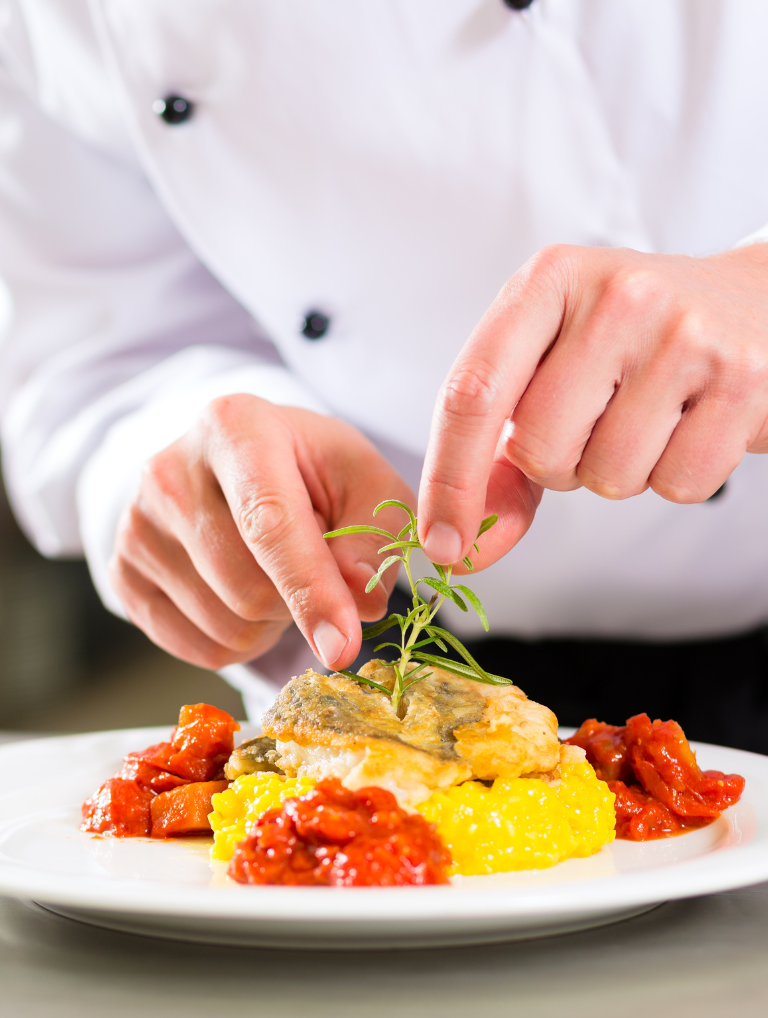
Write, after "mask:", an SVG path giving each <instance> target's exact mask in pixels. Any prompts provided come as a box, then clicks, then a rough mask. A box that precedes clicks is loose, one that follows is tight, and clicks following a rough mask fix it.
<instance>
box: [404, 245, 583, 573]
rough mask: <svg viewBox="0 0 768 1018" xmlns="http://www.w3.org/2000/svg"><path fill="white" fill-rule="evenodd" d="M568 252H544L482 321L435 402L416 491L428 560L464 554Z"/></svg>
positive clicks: (544, 337) (542, 339) (558, 306)
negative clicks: (503, 431)
mask: <svg viewBox="0 0 768 1018" xmlns="http://www.w3.org/2000/svg"><path fill="white" fill-rule="evenodd" d="M567 261H568V255H567V249H562V248H552V249H545V251H543V252H540V253H539V255H538V256H537V257H536V258H534V259H532V260H531V262H529V263H528V265H526V266H524V267H523V269H521V270H520V272H519V273H517V274H516V275H515V276H514V277H513V278H512V280H511V281H510V283H509V284H508V285H507V286H506V287H505V288H504V290H502V292H501V294H500V295H499V297H498V298H497V299H496V301H495V302H494V304H493V305H492V306H491V308H490V309H489V310H488V312H487V313H486V314H485V315H484V316H483V318H482V320H481V321H480V324H479V325H478V326H477V328H476V329H475V331H474V333H473V334H472V336H471V337H470V339H469V341H468V343H467V345H466V346H465V348H464V350H462V352H461V353H460V354H459V356H458V358H457V359H456V361H455V362H454V365H453V367H452V368H451V370H450V372H449V374H448V378H447V379H446V381H445V383H444V385H443V387H442V389H441V390H440V394H439V396H438V399H437V404H436V406H435V411H434V414H433V417H432V428H431V432H430V438H429V445H428V449H427V455H426V459H425V463H424V471H423V473H422V481H421V489H420V492H419V535H420V538H421V542H422V545H423V547H424V550H425V552H426V554H427V555H428V557H429V558H430V559H432V561H433V562H439V563H444V564H450V563H452V562H456V561H458V560H459V559H461V557H462V556H463V555H466V554H467V552H468V551H469V549H470V547H471V545H472V541H473V540H474V537H475V535H476V534H477V529H478V526H479V524H480V521H481V519H482V512H483V508H484V506H485V501H486V490H487V485H488V478H489V476H490V472H491V465H492V463H493V460H494V455H495V451H496V446H497V443H498V439H499V436H500V434H501V429H502V426H503V424H504V422H505V420H506V419H507V418H508V417H509V415H510V414H511V412H512V410H513V409H514V407H515V404H516V403H517V401H518V400H519V399H520V397H521V396H522V394H523V392H524V391H525V388H526V386H527V385H528V383H529V382H530V380H531V378H532V376H533V374H534V372H535V370H536V366H537V364H538V363H539V360H540V359H541V357H542V355H543V354H544V352H545V351H546V350H547V348H548V347H549V345H550V344H551V343H552V341H553V340H554V339H555V338H556V336H557V334H558V331H559V329H560V326H561V323H562V318H563V308H564V302H565V296H564V295H565V290H566V282H567V281H566V273H565V272H564V265H567Z"/></svg>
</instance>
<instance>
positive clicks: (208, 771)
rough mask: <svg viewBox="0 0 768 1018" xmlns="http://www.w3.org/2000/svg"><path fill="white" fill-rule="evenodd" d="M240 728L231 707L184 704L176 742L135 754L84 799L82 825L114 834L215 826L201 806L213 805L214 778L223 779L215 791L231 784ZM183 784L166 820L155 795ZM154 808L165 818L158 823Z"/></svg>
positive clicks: (130, 835) (175, 732)
mask: <svg viewBox="0 0 768 1018" xmlns="http://www.w3.org/2000/svg"><path fill="white" fill-rule="evenodd" d="M239 728H240V725H238V723H237V722H236V721H235V719H234V718H232V717H231V716H230V715H229V714H227V713H226V711H223V710H219V709H218V708H217V707H211V706H210V705H209V704H207V703H197V704H194V705H192V706H185V707H182V708H181V711H180V713H179V724H178V726H177V727H176V728H174V730H173V732H172V733H171V739H170V742H159V743H157V744H156V745H154V746H149V747H147V749H145V750H141V751H139V752H136V753H129V754H128V755H127V756H126V757H124V758H123V766H122V768H121V770H120V771H119V772H118V773H117V774H116V775H115V777H114V778H110V779H109V781H105V782H104V784H103V785H102V786H101V788H99V789H98V791H97V792H95V793H94V795H93V796H91V798H90V799H88V800H87V801H86V802H85V803H84V804H83V822H82V824H81V825H80V830H81V831H93V832H95V833H98V834H108V835H111V836H112V837H114V838H135V837H142V836H144V837H148V836H152V837H166V836H167V835H169V834H176V835H178V834H194V833H199V832H200V831H201V830H205V829H209V828H208V827H207V814H206V819H205V824H206V826H205V827H203V826H202V821H201V810H202V808H203V806H204V804H205V802H206V797H207V802H208V803H209V804H210V795H211V792H210V788H209V786H210V785H211V783H212V782H214V781H215V780H216V779H219V780H218V787H217V788H216V789H214V790H215V791H221V789H222V788H224V787H226V782H225V781H224V782H222V780H221V779H223V777H224V774H223V768H224V764H225V763H226V762H227V760H228V759H229V756H230V754H231V752H232V750H233V749H234V747H235V732H236V731H237V730H238V729H239ZM198 786H202V787H198ZM182 787H184V788H187V789H189V791H188V793H187V794H186V795H183V796H177V797H176V798H175V799H174V800H173V811H172V820H171V819H169V820H168V823H166V822H165V817H166V812H165V810H163V809H162V808H158V807H154V810H153V807H152V804H153V800H155V799H156V798H160V797H161V796H162V795H165V794H168V793H170V792H171V791H172V790H174V789H181V788H182ZM153 812H155V813H157V815H158V817H160V818H161V819H160V820H159V821H158V823H156V824H155V825H154V828H153V822H152V815H153ZM208 812H210V808H209V809H208ZM170 816H171V814H170V813H169V814H168V817H169V818H170Z"/></svg>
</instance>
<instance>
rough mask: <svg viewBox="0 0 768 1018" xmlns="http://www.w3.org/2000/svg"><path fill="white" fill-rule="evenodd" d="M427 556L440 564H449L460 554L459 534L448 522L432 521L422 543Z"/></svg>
mask: <svg viewBox="0 0 768 1018" xmlns="http://www.w3.org/2000/svg"><path fill="white" fill-rule="evenodd" d="M422 547H423V548H424V552H425V554H426V556H427V558H429V559H431V560H432V561H433V562H438V563H439V564H440V565H451V563H453V562H457V561H458V559H459V556H460V555H461V534H460V533H459V532H458V530H456V528H455V527H452V526H450V524H448V523H440V522H438V523H433V524H432V526H431V527H430V528H429V530H428V531H427V536H426V538H425V539H424V544H423V545H422Z"/></svg>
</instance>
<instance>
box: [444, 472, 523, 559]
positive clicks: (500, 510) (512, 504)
mask: <svg viewBox="0 0 768 1018" xmlns="http://www.w3.org/2000/svg"><path fill="white" fill-rule="evenodd" d="M542 493H543V489H542V488H541V487H540V486H539V485H538V484H535V483H534V482H533V481H531V480H530V478H528V477H526V476H525V474H524V473H523V472H522V471H521V470H519V469H518V468H517V467H516V466H514V465H513V464H512V463H510V462H509V460H508V459H507V458H506V456H498V457H497V458H496V460H495V461H494V464H493V467H492V468H491V476H490V477H489V479H488V497H487V500H486V503H485V508H484V510H483V515H484V516H491V515H492V514H494V513H495V514H496V515H497V516H498V517H499V519H498V522H497V523H496V524H495V525H494V526H493V527H491V529H490V530H488V531H486V533H484V534H483V535H482V537H480V538H479V539H478V541H477V546H478V548H479V549H480V550H479V551H474V550H473V551H471V552H470V556H469V557H470V559H471V561H472V564H473V566H474V569H475V570H480V569H486V568H487V567H488V566H490V565H493V563H494V562H497V561H498V560H499V559H500V558H503V556H504V555H506V554H507V552H508V551H510V550H511V549H512V548H514V546H515V545H516V544H517V542H518V541H519V540H520V539H521V538H522V537H523V536H524V535H525V534H526V532H527V531H528V528H529V527H530V525H531V523H533V518H534V516H535V515H536V510H537V508H538V506H539V503H540V502H541V496H542ZM468 572H470V570H468V569H467V568H466V567H465V566H464V565H462V564H461V563H459V564H458V565H457V566H454V574H456V575H465V574H466V573H468Z"/></svg>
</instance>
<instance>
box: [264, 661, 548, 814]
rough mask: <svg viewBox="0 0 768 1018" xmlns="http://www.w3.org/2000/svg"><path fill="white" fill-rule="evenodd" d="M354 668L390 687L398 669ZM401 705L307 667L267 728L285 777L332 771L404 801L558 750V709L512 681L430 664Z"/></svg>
mask: <svg viewBox="0 0 768 1018" xmlns="http://www.w3.org/2000/svg"><path fill="white" fill-rule="evenodd" d="M430 667H431V666H430ZM360 675H364V676H365V677H366V678H370V679H373V680H374V681H375V682H378V683H379V684H380V685H383V686H387V687H388V688H390V689H391V688H392V683H393V681H394V670H393V669H392V668H391V667H390V666H388V665H384V664H382V663H381V662H377V661H371V662H369V663H368V664H366V665H364V666H363V668H361V669H360ZM400 714H402V717H398V714H397V713H396V712H395V710H394V708H393V706H392V703H391V701H390V700H389V699H388V698H387V697H386V696H385V695H384V694H383V693H380V692H379V691H378V690H375V689H373V688H372V687H370V686H364V685H361V684H360V683H357V682H355V681H354V680H353V679H349V678H347V677H346V676H344V675H339V674H338V673H336V674H333V675H320V674H318V673H317V672H313V671H311V670H309V671H306V672H305V673H304V674H303V675H299V676H297V677H296V678H293V679H291V681H290V682H289V683H288V685H287V686H285V687H284V688H283V689H282V691H281V693H280V695H279V696H278V698H277V700H276V702H275V704H274V705H273V706H272V707H271V708H270V710H268V711H267V713H266V714H265V715H264V718H263V730H264V733H265V734H266V735H268V736H270V737H272V738H274V739H275V740H276V749H277V752H278V754H279V757H278V759H277V763H278V765H279V766H280V767H281V768H282V769H283V770H284V771H285V772H286V774H288V775H289V776H291V777H294V776H301V777H311V778H315V779H318V780H319V779H322V778H325V777H336V778H339V779H341V781H342V783H343V784H344V785H345V786H346V787H347V788H351V789H356V788H363V787H364V786H366V785H378V786H379V787H381V788H387V789H389V790H390V791H391V792H393V793H394V795H395V796H396V797H397V799H398V801H399V802H400V803H401V805H403V806H405V807H406V808H413V807H414V806H415V805H416V804H417V803H419V802H423V801H424V800H425V799H426V798H428V797H429V795H430V793H431V792H432V791H433V790H434V789H436V788H448V787H450V786H451V785H456V784H459V782H461V781H466V780H468V779H469V778H483V779H492V778H496V777H504V778H516V777H520V775H522V774H530V773H540V772H548V771H551V770H552V769H553V768H554V767H556V766H557V764H558V761H559V759H560V747H559V743H558V739H557V718H556V717H555V715H554V714H553V713H552V711H551V710H549V709H548V708H547V707H542V706H541V704H538V703H534V702H533V701H532V700H529V699H528V697H527V696H526V695H525V693H523V692H522V690H520V689H518V688H517V687H516V686H486V685H482V684H480V683H477V682H472V681H471V680H469V679H462V678H460V677H459V676H456V675H452V674H450V673H449V672H445V671H443V670H442V669H440V668H432V674H431V675H430V676H429V677H428V678H426V679H423V680H422V681H421V682H419V683H417V684H416V685H414V686H413V687H412V688H411V689H409V690H408V691H407V692H406V694H405V696H404V697H403V699H402V701H401V704H400Z"/></svg>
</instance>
